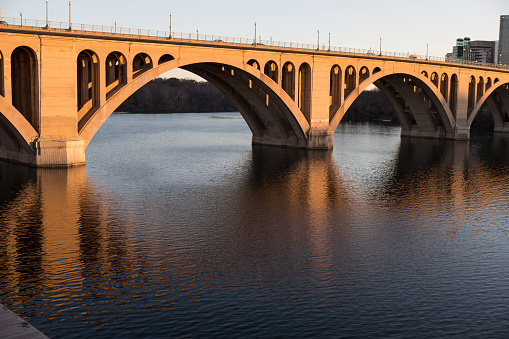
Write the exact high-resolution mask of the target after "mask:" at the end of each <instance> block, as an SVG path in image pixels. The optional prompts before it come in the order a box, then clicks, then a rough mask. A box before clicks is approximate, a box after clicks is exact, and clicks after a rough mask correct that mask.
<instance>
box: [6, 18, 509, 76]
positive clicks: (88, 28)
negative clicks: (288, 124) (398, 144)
mask: <svg viewBox="0 0 509 339" xmlns="http://www.w3.org/2000/svg"><path fill="white" fill-rule="evenodd" d="M2 24H3V25H12V26H18V27H30V28H39V29H46V30H67V31H72V32H74V33H78V32H82V33H83V34H103V35H104V34H113V35H117V34H118V35H122V36H129V37H131V38H147V37H148V38H156V39H157V38H160V39H163V38H164V39H170V38H171V39H175V40H191V41H206V42H214V43H218V44H220V43H229V44H241V45H250V46H254V47H270V48H278V49H298V50H308V51H319V52H325V53H332V54H334V53H338V54H343V53H348V54H360V55H363V56H368V57H369V56H373V57H376V56H385V57H391V58H401V59H415V60H428V61H439V62H447V63H452V64H466V65H473V66H482V67H491V68H499V69H509V65H499V64H492V63H481V62H477V61H474V60H463V59H446V58H444V57H434V56H425V55H417V54H413V53H398V52H388V51H380V50H374V49H371V48H370V49H360V48H350V47H337V46H329V45H328V44H321V45H315V44H305V43H295V42H284V41H274V40H272V39H265V40H262V39H256V40H255V39H249V38H236V37H228V36H220V35H210V34H199V32H196V33H180V32H171V34H170V32H169V31H158V30H147V29H137V28H126V27H119V26H116V25H115V26H104V25H90V24H80V23H71V24H70V25H69V22H59V21H48V23H46V20H32V19H21V18H9V17H0V26H1V25H2Z"/></svg>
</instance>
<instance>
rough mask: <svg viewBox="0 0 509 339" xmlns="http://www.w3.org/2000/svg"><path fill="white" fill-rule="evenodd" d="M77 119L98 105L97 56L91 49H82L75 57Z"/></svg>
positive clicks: (80, 118)
mask: <svg viewBox="0 0 509 339" xmlns="http://www.w3.org/2000/svg"><path fill="white" fill-rule="evenodd" d="M76 71H77V73H78V74H77V77H76V79H77V96H78V98H77V101H78V121H81V120H82V119H83V117H85V116H86V115H87V114H88V113H89V112H93V111H95V110H96V109H97V107H98V106H99V87H100V86H99V58H98V57H97V54H96V53H95V52H93V51H91V50H84V51H82V52H80V54H78V58H77V69H76Z"/></svg>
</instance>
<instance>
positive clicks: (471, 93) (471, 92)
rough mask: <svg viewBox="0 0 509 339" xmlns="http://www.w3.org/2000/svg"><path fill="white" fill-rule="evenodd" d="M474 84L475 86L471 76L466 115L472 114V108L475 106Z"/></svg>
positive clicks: (473, 78)
mask: <svg viewBox="0 0 509 339" xmlns="http://www.w3.org/2000/svg"><path fill="white" fill-rule="evenodd" d="M475 84H476V81H475V77H474V76H471V77H470V81H469V83H468V109H467V111H468V114H470V112H472V109H473V108H474V105H475Z"/></svg>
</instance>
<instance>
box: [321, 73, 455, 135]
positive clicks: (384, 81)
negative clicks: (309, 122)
mask: <svg viewBox="0 0 509 339" xmlns="http://www.w3.org/2000/svg"><path fill="white" fill-rule="evenodd" d="M406 72H407V69H404V68H401V70H399V69H398V68H394V69H390V70H383V71H381V72H378V73H374V74H373V75H372V76H371V77H369V78H368V79H367V80H366V81H364V82H362V83H360V84H359V86H358V87H357V88H355V92H354V93H353V94H354V95H350V96H349V97H345V101H344V103H343V104H342V105H341V107H340V108H339V109H338V111H337V112H335V113H334V115H333V119H332V120H331V122H330V130H331V131H334V130H335V129H336V128H337V126H338V125H339V123H340V121H341V119H342V118H343V116H344V114H345V113H346V111H347V110H348V108H349V107H350V106H351V105H352V104H353V102H354V101H355V99H356V98H357V97H358V96H359V94H360V93H361V92H362V91H364V90H365V89H366V88H367V87H368V86H370V85H371V84H374V85H375V86H376V87H378V89H379V90H380V91H381V92H382V93H383V94H384V95H385V96H386V97H387V99H388V100H389V102H390V103H391V104H392V106H393V107H394V109H395V111H396V115H397V116H398V120H399V121H400V124H401V126H402V129H403V131H402V135H415V136H428V137H436V136H441V137H446V138H447V137H451V138H452V137H454V128H453V126H454V125H455V119H454V116H453V114H452V112H451V110H450V108H449V106H448V103H447V101H446V99H445V98H444V96H443V95H442V94H441V92H440V91H439V90H438V88H437V87H436V86H435V84H434V83H433V82H432V81H431V80H430V79H428V78H427V77H425V76H424V75H423V74H418V73H417V74H407V73H406ZM423 98H425V100H423Z"/></svg>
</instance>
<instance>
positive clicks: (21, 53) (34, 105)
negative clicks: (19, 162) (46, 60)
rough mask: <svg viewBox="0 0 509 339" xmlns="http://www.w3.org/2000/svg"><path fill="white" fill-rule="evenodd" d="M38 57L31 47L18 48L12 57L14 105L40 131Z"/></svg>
mask: <svg viewBox="0 0 509 339" xmlns="http://www.w3.org/2000/svg"><path fill="white" fill-rule="evenodd" d="M37 79H38V73H37V56H36V54H35V52H34V51H33V50H32V49H31V48H29V47H18V48H16V49H15V50H14V51H13V52H12V55H11V81H12V105H13V106H14V107H15V108H16V109H17V110H18V111H19V112H20V113H21V114H22V115H23V116H24V117H25V119H27V121H28V122H30V124H31V125H32V126H33V127H34V128H35V129H36V130H39V105H38V102H39V90H38V88H39V83H38V81H37Z"/></svg>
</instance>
